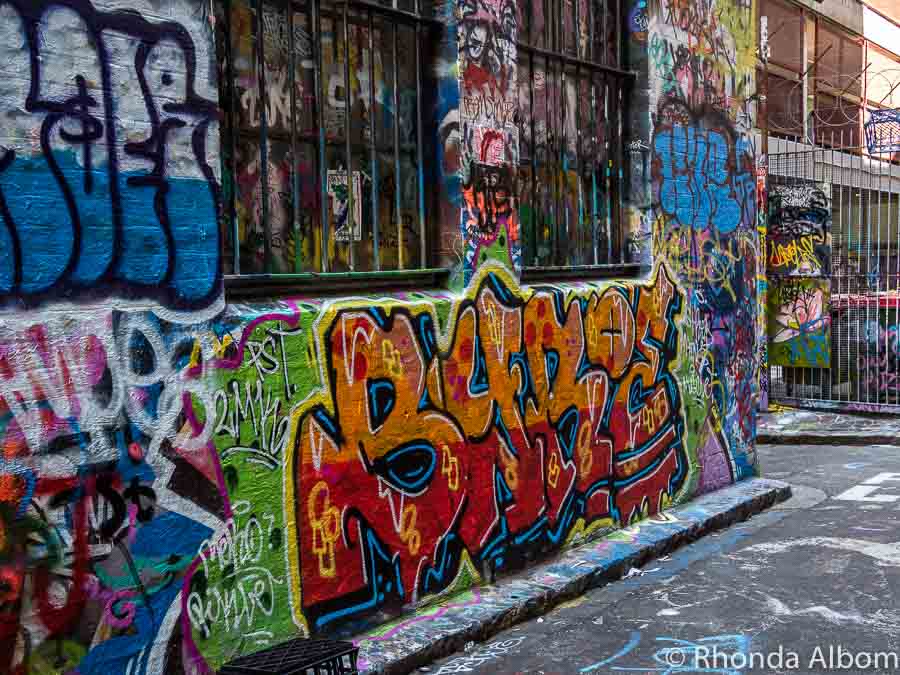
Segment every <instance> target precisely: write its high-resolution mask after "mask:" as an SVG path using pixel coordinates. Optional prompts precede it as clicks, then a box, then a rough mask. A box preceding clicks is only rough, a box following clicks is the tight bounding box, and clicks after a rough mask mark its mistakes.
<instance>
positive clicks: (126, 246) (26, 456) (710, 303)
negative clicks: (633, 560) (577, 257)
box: [0, 0, 758, 674]
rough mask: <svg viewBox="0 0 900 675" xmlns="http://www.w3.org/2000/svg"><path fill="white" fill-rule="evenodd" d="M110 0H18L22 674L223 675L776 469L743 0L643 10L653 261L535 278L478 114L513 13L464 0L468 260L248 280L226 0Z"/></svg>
mask: <svg viewBox="0 0 900 675" xmlns="http://www.w3.org/2000/svg"><path fill="white" fill-rule="evenodd" d="M638 2H639V3H640V2H642V0H638ZM482 4H484V3H481V4H479V7H481V5H482ZM701 4H702V3H701ZM704 6H705V5H704ZM118 7H119V3H116V2H112V1H111V0H110V1H109V2H106V1H104V0H96V1H95V2H94V3H90V2H89V1H88V0H40V1H35V0H12V1H10V2H6V3H4V4H2V5H0V31H2V32H3V36H4V38H5V39H4V40H3V41H2V43H0V44H2V45H3V46H2V47H0V49H2V50H3V52H4V53H3V58H0V68H2V69H3V76H4V77H3V78H2V79H0V92H2V93H0V105H3V106H4V109H5V114H4V115H3V117H2V120H3V121H2V122H0V129H2V137H3V143H2V144H3V146H4V148H5V150H6V152H5V154H4V157H3V160H2V163H0V215H2V220H3V224H4V227H3V228H0V242H2V243H0V247H2V249H0V250H2V252H3V254H4V255H2V256H0V292H2V294H3V301H4V303H5V304H4V309H3V316H2V321H0V400H2V403H0V419H2V426H0V433H2V439H3V445H2V448H3V455H2V462H0V576H2V579H3V583H2V584H0V645H2V649H0V671H3V672H16V673H37V672H78V673H81V674H87V673H96V672H104V673H119V672H129V673H162V672H166V673H170V672H172V673H176V672H182V671H185V672H210V671H211V670H213V669H215V668H217V667H219V666H220V665H221V664H222V663H224V662H226V661H227V660H229V658H231V657H232V656H234V655H235V654H236V653H238V652H244V653H246V652H251V651H255V650H258V649H260V648H262V647H264V646H265V645H267V644H272V643H275V642H278V641H281V640H284V639H287V638H289V637H293V636H295V635H297V634H306V633H310V632H317V631H320V632H325V633H327V634H334V633H335V632H336V631H339V630H347V631H350V630H353V629H354V628H359V627H361V626H363V625H366V623H367V622H372V621H378V620H381V619H383V618H385V617H387V616H390V615H393V614H395V613H396V612H398V611H402V610H407V611H409V610H411V609H412V608H413V607H414V606H415V605H416V604H417V603H421V602H422V601H423V600H426V599H428V598H433V597H434V596H438V595H441V594H446V593H450V592H452V591H454V590H458V589H462V588H465V587H467V586H470V585H471V584H474V583H479V582H487V581H490V580H492V579H493V578H494V576H495V575H496V574H500V573H503V572H505V571H507V570H510V569H514V568H515V567H517V566H520V565H523V564H527V563H528V562H529V561H530V560H533V559H534V558H536V557H539V556H541V555H544V554H546V553H548V552H550V551H552V550H554V549H557V548H559V547H561V546H565V545H571V544H573V543H575V542H578V541H581V540H583V539H584V538H585V537H588V536H594V535H598V534H600V533H603V532H607V531H610V530H612V529H615V528H617V527H621V526H623V525H626V524H628V523H630V522H632V521H634V520H636V519H639V518H642V517H645V516H647V515H649V514H652V513H655V512H656V511H658V510H659V509H661V508H665V507H667V506H669V505H670V504H673V503H678V502H683V501H686V500H688V499H690V498H691V497H692V496H694V495H696V494H698V493H700V492H705V491H708V490H712V489H715V488H718V487H722V486H724V485H727V484H729V483H731V482H733V481H735V480H739V479H741V478H745V477H747V476H749V475H751V474H752V473H753V472H754V470H755V459H754V455H753V435H754V416H753V409H752V405H751V403H752V398H753V387H754V377H753V371H754V368H755V363H756V361H755V360H754V359H755V358H756V356H755V355H756V351H755V350H756V342H755V332H754V325H755V324H754V321H755V318H756V317H755V314H754V312H755V299H756V295H755V294H756V286H755V283H756V277H755V274H756V270H755V265H754V260H755V257H754V256H756V254H757V248H756V247H757V246H758V242H757V241H756V239H755V237H754V233H755V232H756V221H755V217H756V216H755V193H754V183H753V180H752V178H748V176H752V173H753V151H752V146H751V145H750V144H749V143H748V142H747V140H746V138H745V136H744V135H743V131H742V127H741V126H740V123H739V122H738V121H736V119H737V117H738V116H737V115H736V113H737V112H738V108H739V105H738V103H737V100H738V99H739V98H740V97H741V96H744V95H746V91H747V87H748V86H749V85H748V82H747V78H746V77H745V75H746V73H744V71H743V70H741V68H743V67H744V65H745V64H746V63H747V56H746V51H747V50H748V49H752V33H749V32H746V31H750V30H751V29H750V28H749V27H748V26H750V25H751V24H752V22H751V21H749V20H747V21H745V20H744V15H745V14H747V13H749V12H751V9H750V8H747V7H741V6H738V5H733V4H731V3H729V2H725V1H723V2H720V3H718V4H717V5H716V6H715V7H714V8H709V7H707V9H706V10H705V12H706V13H704V14H702V15H697V16H694V15H693V14H691V15H690V16H688V15H685V16H681V17H680V18H673V19H672V20H671V21H672V22H673V23H667V21H669V19H667V18H666V17H667V16H672V14H673V12H674V13H675V14H677V13H678V11H680V10H678V11H676V10H674V9H672V10H671V11H670V10H666V9H665V8H662V7H656V6H654V7H646V6H642V5H640V4H638V5H635V7H634V8H633V12H632V14H630V15H629V16H631V17H635V20H634V21H633V25H634V26H635V30H634V32H633V33H632V34H631V36H630V40H631V42H632V48H634V49H637V50H638V51H639V50H640V49H644V50H645V51H647V53H648V54H649V56H645V57H644V58H643V63H644V64H646V66H647V67H646V69H645V72H644V74H643V75H642V79H641V80H640V81H639V82H643V86H644V90H645V91H647V92H649V94H648V95H647V99H648V100H650V101H651V102H652V108H651V109H649V110H648V109H646V106H644V107H643V108H639V109H638V110H637V112H636V114H635V118H636V119H639V120H644V121H645V122H646V129H647V134H648V135H647V137H646V138H645V139H644V140H645V142H644V143H643V146H642V147H645V148H648V149H651V150H650V152H649V155H648V162H646V163H645V164H646V166H647V167H648V172H647V174H646V180H645V178H638V179H633V183H634V184H635V185H636V186H637V189H638V192H639V193H640V194H641V195H643V196H642V197H641V198H642V199H645V200H646V203H645V204H644V205H643V207H642V208H643V211H641V209H635V211H636V212H638V211H640V213H638V215H637V219H638V220H642V221H646V222H648V223H650V224H651V226H652V243H653V248H654V249H655V252H654V254H653V256H654V259H655V263H654V264H653V267H652V269H651V270H650V271H648V274H647V275H646V277H645V278H643V279H637V280H629V281H608V282H593V283H591V282H573V283H568V284H558V285H552V286H551V285H542V286H534V287H529V286H525V285H523V284H521V283H520V282H519V281H518V278H517V274H516V266H517V262H516V255H517V254H516V241H517V236H516V235H517V230H516V226H515V219H516V211H515V204H514V202H512V201H511V199H512V198H511V190H508V189H507V190H504V189H495V188H497V187H498V183H497V181H495V180H494V179H493V178H491V180H488V181H483V182H482V184H480V185H479V184H478V180H477V179H478V176H479V175H484V174H483V173H481V174H480V173H479V172H488V173H491V172H494V173H495V174H496V175H499V176H506V179H508V180H509V181H510V184H511V182H512V180H513V179H514V175H513V173H512V169H511V167H512V166H514V164H515V161H514V159H515V157H514V152H515V146H514V143H515V139H514V137H509V138H506V137H504V135H503V134H504V133H506V132H507V131H508V130H507V129H506V125H505V124H502V123H501V122H500V121H498V120H497V119H491V120H486V119H479V114H480V113H479V110H480V108H479V107H478V106H476V105H474V104H473V105H472V106H469V107H467V109H466V110H459V106H460V105H461V104H460V101H465V100H466V97H471V98H473V99H477V97H478V96H479V95H483V94H484V93H485V91H486V90H485V88H484V87H485V86H486V83H489V82H490V81H491V78H494V81H496V82H497V83H502V84H503V87H506V89H503V88H501V90H499V94H498V93H497V92H498V89H497V88H496V87H494V86H493V85H491V86H490V87H489V89H490V91H491V92H493V93H494V94H495V95H498V96H500V97H501V99H502V100H503V101H505V102H506V103H507V104H508V105H509V106H513V108H514V106H515V105H516V104H515V100H514V98H510V97H511V96H512V95H511V94H509V92H513V91H516V89H515V82H514V78H515V66H514V63H513V61H512V59H513V53H512V52H511V51H510V50H511V45H514V44H515V21H516V19H515V13H514V12H512V13H510V12H509V11H508V10H509V8H508V7H507V6H506V5H504V4H503V3H499V2H498V3H494V4H491V3H487V9H479V10H477V11H476V10H471V9H470V8H468V6H467V5H466V4H465V3H461V4H460V5H459V6H450V7H448V8H446V9H447V14H446V18H447V25H448V30H453V31H456V30H458V35H459V39H458V40H457V41H456V42H455V45H456V49H458V54H459V56H458V60H457V62H456V63H455V64H454V63H453V62H452V59H453V58H456V57H455V56H454V54H453V52H454V41H452V40H449V41H445V43H444V44H443V48H442V49H441V51H440V53H441V56H442V58H441V59H439V62H438V63H437V65H436V67H435V69H436V72H435V74H436V76H437V77H438V79H439V90H440V91H439V96H438V106H439V111H438V113H439V114H438V118H439V119H440V120H441V143H440V152H441V153H443V154H442V156H441V158H440V159H441V161H440V165H441V166H442V167H443V174H442V177H441V190H442V191H443V193H444V194H445V195H446V197H445V199H446V204H445V205H444V206H443V208H442V213H443V214H444V215H443V216H442V220H441V233H442V237H443V236H445V235H446V236H447V237H451V236H452V235H451V234H449V233H448V231H447V230H446V228H445V227H444V225H445V224H446V222H452V223H454V226H456V227H458V229H457V232H458V233H459V239H458V240H456V241H458V243H459V245H460V246H461V247H462V250H465V251H473V252H474V255H471V256H470V255H469V254H468V253H467V254H466V255H465V256H464V258H463V262H462V269H463V272H462V274H461V276H462V278H463V279H464V280H465V281H466V282H467V283H466V285H465V286H464V287H463V286H462V285H460V286H459V290H456V289H454V290H452V291H428V292H425V291H422V292H407V293H401V292H397V293H394V294H388V295H385V296H379V297H369V296H360V297H337V298H321V297H291V298H283V299H272V300H269V301H257V302H252V303H226V294H225V293H224V292H223V290H222V275H221V253H220V250H221V249H220V242H219V239H218V224H217V217H216V213H217V209H218V204H219V201H220V198H219V190H218V181H217V179H216V172H217V171H218V130H217V119H218V112H217V101H216V59H215V57H214V52H213V50H214V47H213V45H214V40H213V19H212V18H211V16H210V14H209V11H208V8H209V4H208V3H206V2H199V1H193V0H161V1H160V0H154V1H153V2H151V1H150V0H147V2H136V3H132V5H131V9H129V10H121V9H117V8H118ZM642 11H643V12H644V16H645V18H646V21H644V20H642V19H640V16H641V12H642ZM691 11H692V12H693V10H691ZM473 12H474V13H473ZM482 12H487V14H488V15H489V16H482ZM704 17H705V18H704ZM713 17H715V18H713ZM467 20H470V21H471V22H472V27H476V26H483V25H484V22H485V21H487V22H499V23H501V24H502V26H503V30H502V31H501V30H499V29H498V30H495V31H491V33H492V35H494V36H495V38H494V39H495V40H497V43H496V44H495V45H492V46H491V48H490V49H489V50H485V51H484V52H481V51H476V50H475V46H474V43H473V44H467V43H466V37H465V36H466V34H467V30H468V29H467V24H466V21H467ZM704 21H705V22H706V23H704ZM457 26H459V28H457ZM703 26H705V28H704V29H703V31H704V32H701V33H689V32H687V29H688V27H703ZM642 36H643V37H642ZM663 43H665V44H666V45H667V46H665V47H663V46H662V45H663ZM639 45H643V47H639ZM668 45H671V48H672V49H673V50H674V52H670V51H669V50H670V47H669V46H668ZM698 45H699V46H698ZM682 46H687V47H688V50H689V51H690V49H694V50H695V52H696V58H695V57H694V56H692V57H691V58H690V59H689V60H688V61H686V62H685V63H686V64H687V70H686V71H685V72H684V73H681V72H680V71H678V72H677V73H676V71H675V70H672V77H673V78H675V79H674V80H672V79H671V78H670V77H669V75H668V74H667V73H668V71H667V70H666V67H667V66H666V65H665V63H666V61H665V60H664V59H665V58H668V57H666V56H664V54H668V53H674V54H680V53H682V50H680V48H681V47H682ZM654 50H656V51H654ZM654 54H658V55H659V56H654ZM679 58H680V57H679ZM680 62H681V61H679V63H680ZM729 64H737V65H736V66H734V67H735V68H737V70H735V71H734V72H733V73H732V72H730V71H729V70H728V69H729V68H730V67H732V66H730V65H729ZM673 68H674V66H673ZM695 68H696V70H694V69H695ZM510 78H512V80H513V81H512V83H510V81H509V80H510ZM706 78H710V80H709V82H708V80H707V79H706ZM454 82H456V83H457V85H456V89H454V84H453V83H454ZM667 82H670V83H671V82H677V86H676V85H675V84H673V85H672V87H670V86H669V84H666V83H667ZM708 83H709V84H715V86H716V87H718V89H713V90H710V91H712V92H713V93H711V94H709V95H708V96H707V94H705V93H701V92H705V91H707V89H708V88H707V84H708ZM638 89H639V90H640V87H639V88H638ZM504 92H506V93H504ZM504 97H505V98H504ZM637 100H640V91H639V92H638V96H637ZM494 108H496V106H494ZM513 112H514V109H513ZM479 129H480V131H479ZM478 134H482V136H484V135H485V134H487V140H485V138H482V141H481V142H480V143H478V144H475V145H471V146H469V145H466V143H468V142H469V141H468V140H467V139H469V137H470V136H472V135H478ZM498 135H499V139H498ZM488 141H490V142H488ZM494 142H496V143H498V144H499V145H497V147H496V148H495V147H494V146H493V145H492V143H494ZM473 148H474V149H473ZM485 148H486V150H485ZM476 152H477V153H481V154H476ZM644 183H646V184H644ZM502 186H503V184H500V187H502ZM487 188H491V189H490V190H488V189H487ZM456 205H458V209H457V210H456V211H455V213H456V214H459V218H458V220H457V219H456V217H455V216H454V215H453V214H454V209H455V208H457V207H456ZM644 207H645V208H644ZM480 209H488V211H489V215H490V218H485V217H481V216H480V214H479V212H478V211H479V210H480ZM446 214H451V217H449V218H448V217H447V215H446ZM490 219H493V220H492V221H491V222H492V223H493V226H494V227H493V229H492V231H491V232H489V233H487V234H485V232H483V231H480V230H478V229H477V228H475V229H473V228H471V227H469V225H470V224H471V223H475V224H478V223H481V224H483V223H485V222H488V221H489V220H490ZM457 223H458V225H456V224H457ZM451 232H452V230H451ZM476 235H477V236H478V237H480V238H476ZM501 238H502V239H503V240H504V241H501ZM648 241H650V238H648ZM444 243H446V242H445V240H444V239H443V238H442V239H441V245H444ZM453 245H454V246H455V245H456V244H453ZM638 248H639V246H638ZM482 253H484V255H483V256H482V255H481V254H482Z"/></svg>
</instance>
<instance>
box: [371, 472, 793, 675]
mask: <svg viewBox="0 0 900 675" xmlns="http://www.w3.org/2000/svg"><path fill="white" fill-rule="evenodd" d="M790 496H791V487H790V485H788V484H787V483H783V482H781V481H775V480H768V479H764V478H752V479H748V480H745V481H742V482H740V483H737V484H735V485H731V486H729V487H726V488H723V489H721V490H718V491H716V492H712V493H708V494H705V495H702V496H700V497H697V498H696V499H694V500H692V501H690V502H688V503H686V504H683V505H681V506H678V507H675V508H673V509H669V510H667V511H665V512H664V513H662V514H657V515H656V516H654V517H652V518H650V519H648V520H644V521H641V522H640V523H637V524H636V525H633V526H631V527H628V528H625V529H623V530H617V531H615V532H613V533H610V534H608V535H606V536H605V537H603V538H601V539H595V540H594V541H589V542H587V543H585V544H582V545H581V546H579V547H577V548H571V549H567V550H564V551H563V552H561V553H560V554H559V555H557V556H555V557H554V558H552V559H549V560H547V561H546V562H544V563H543V564H539V565H537V566H535V567H532V568H531V569H529V570H528V571H526V572H523V573H519V574H516V575H510V576H508V577H501V578H500V579H498V580H497V582H496V583H495V584H492V585H489V586H480V587H476V588H473V589H471V590H469V591H466V592H463V593H461V594H458V595H456V596H453V597H450V598H447V599H446V600H444V601H443V602H442V603H439V604H435V605H431V606H428V607H423V608H421V609H420V610H419V611H418V612H416V613H415V614H413V615H410V616H403V617H400V618H398V619H396V620H395V621H393V622H392V623H389V624H386V625H383V626H379V627H377V628H375V629H373V630H371V631H368V632H367V633H364V634H361V635H357V636H356V637H355V638H354V640H353V642H354V644H356V645H357V646H358V647H359V660H358V668H359V672H360V673H373V674H374V673H378V674H384V675H394V674H395V673H408V672H410V671H412V670H414V669H416V668H419V667H421V666H424V665H426V664H428V663H431V662H433V661H436V660H438V659H441V658H444V657H445V656H449V655H450V654H453V653H454V652H457V651H459V650H461V649H463V648H464V647H465V645H466V644H467V643H469V642H483V641H484V640H487V639H488V638H490V637H492V636H494V635H496V634H497V633H499V632H500V631H502V630H504V629H506V628H508V627H509V626H512V625H514V624H516V623H519V622H521V621H527V620H528V619H531V618H534V617H537V616H540V615H542V614H545V613H547V612H548V611H550V610H551V609H553V608H554V607H555V606H556V605H558V604H560V603H562V602H566V601H567V600H571V599H572V598H575V597H577V596H579V595H582V594H583V593H585V592H586V591H588V590H591V589H594V588H599V587H600V586H605V585H606V584H608V583H610V582H612V581H616V580H618V579H621V578H622V577H623V576H624V575H625V574H627V573H628V571H629V570H630V569H631V568H632V567H641V566H642V565H644V564H645V563H647V562H648V561H650V560H652V559H653V558H656V557H659V556H662V555H666V554H667V553H669V552H670V551H674V550H675V549H677V548H680V547H681V546H684V545H686V544H689V543H691V542H693V541H695V540H697V539H699V538H700V537H702V536H704V535H706V534H708V533H710V532H713V531H715V530H719V529H722V528H725V527H728V526H729V525H732V524H734V523H736V522H740V521H743V520H747V519H748V518H750V517H751V516H753V515H755V514H757V513H759V512H761V511H764V510H765V509H767V508H769V507H771V506H773V505H775V504H777V503H779V502H783V501H785V500H786V499H788V498H790Z"/></svg>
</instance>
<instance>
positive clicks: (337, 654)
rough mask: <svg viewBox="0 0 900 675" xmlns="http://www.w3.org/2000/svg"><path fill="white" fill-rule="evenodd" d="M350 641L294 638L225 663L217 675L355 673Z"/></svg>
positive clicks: (324, 674) (353, 653) (354, 655)
mask: <svg viewBox="0 0 900 675" xmlns="http://www.w3.org/2000/svg"><path fill="white" fill-rule="evenodd" d="M358 652H359V649H358V648H357V647H355V646H354V645H353V643H351V642H339V641H337V640H328V639H325V638H313V639H304V638H298V639H296V640H291V641H290V642H284V643H282V644H280V645H276V646H274V647H270V648H269V649H265V650H263V651H261V652H257V653H255V654H249V655H247V656H242V657H240V658H237V659H235V660H234V661H231V662H230V663H227V664H226V665H224V666H223V667H222V669H221V670H220V671H219V675H356V674H357V673H358V672H359V671H358V670H357V669H356V656H357V653H358Z"/></svg>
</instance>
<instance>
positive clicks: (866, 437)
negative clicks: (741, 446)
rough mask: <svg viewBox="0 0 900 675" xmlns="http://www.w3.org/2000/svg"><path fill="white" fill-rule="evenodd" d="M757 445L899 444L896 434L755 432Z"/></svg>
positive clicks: (899, 440) (899, 437)
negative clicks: (824, 434)
mask: <svg viewBox="0 0 900 675" xmlns="http://www.w3.org/2000/svg"><path fill="white" fill-rule="evenodd" d="M756 443H757V445H851V446H857V447H864V446H868V445H896V446H900V436H898V435H897V434H863V435H860V434H855V435H851V434H829V435H828V436H823V435H822V434H820V433H818V434H813V433H789V434H779V433H766V432H762V433H759V432H757V435H756Z"/></svg>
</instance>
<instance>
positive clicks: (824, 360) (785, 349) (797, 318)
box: [767, 277, 831, 368]
mask: <svg viewBox="0 0 900 675" xmlns="http://www.w3.org/2000/svg"><path fill="white" fill-rule="evenodd" d="M830 295H831V280H830V279H810V278H800V277H783V278H780V279H777V280H773V282H772V283H771V284H770V286H769V296H768V310H767V311H768V317H769V362H770V363H772V364H773V365H776V366H800V367H808V368H828V367H829V365H830V363H831V316H830V314H829V311H828V305H829V297H830Z"/></svg>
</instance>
